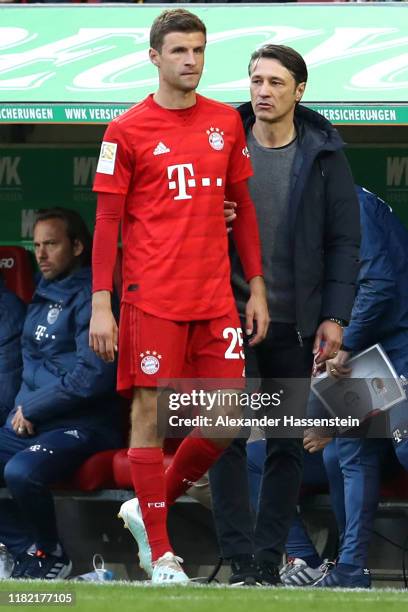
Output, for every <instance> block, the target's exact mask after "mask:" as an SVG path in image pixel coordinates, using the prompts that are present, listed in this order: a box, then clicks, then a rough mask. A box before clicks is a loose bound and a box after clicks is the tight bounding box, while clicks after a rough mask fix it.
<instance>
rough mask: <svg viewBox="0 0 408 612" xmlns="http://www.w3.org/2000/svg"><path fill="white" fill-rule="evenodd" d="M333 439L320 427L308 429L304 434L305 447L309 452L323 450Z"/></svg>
mask: <svg viewBox="0 0 408 612" xmlns="http://www.w3.org/2000/svg"><path fill="white" fill-rule="evenodd" d="M332 440H333V438H332V437H331V436H327V435H324V434H323V433H322V432H320V431H319V430H318V429H314V428H310V429H306V431H305V433H304V435H303V448H304V449H305V450H307V451H309V453H317V452H319V451H320V450H323V449H324V447H325V446H327V445H328V444H329V443H330V442H331V441H332Z"/></svg>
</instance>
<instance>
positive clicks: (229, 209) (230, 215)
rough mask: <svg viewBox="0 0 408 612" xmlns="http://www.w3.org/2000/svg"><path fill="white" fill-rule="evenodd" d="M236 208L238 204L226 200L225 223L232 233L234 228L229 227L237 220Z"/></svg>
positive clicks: (228, 230)
mask: <svg viewBox="0 0 408 612" xmlns="http://www.w3.org/2000/svg"><path fill="white" fill-rule="evenodd" d="M236 207H237V203H236V202H229V201H228V200H224V219H225V223H226V224H227V232H230V231H231V230H232V227H228V225H229V224H230V223H232V222H233V221H234V220H235V219H236V218H237V213H236V212H235V209H236Z"/></svg>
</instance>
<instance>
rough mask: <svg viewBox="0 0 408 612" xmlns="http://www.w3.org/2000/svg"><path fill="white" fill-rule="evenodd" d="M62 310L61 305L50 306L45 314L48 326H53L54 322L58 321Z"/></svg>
mask: <svg viewBox="0 0 408 612" xmlns="http://www.w3.org/2000/svg"><path fill="white" fill-rule="evenodd" d="M61 310H62V306H61V304H50V305H49V311H48V314H47V321H48V323H49V324H50V325H54V323H55V321H56V320H57V319H58V317H59V314H60V312H61Z"/></svg>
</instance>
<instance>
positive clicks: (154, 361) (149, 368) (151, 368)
mask: <svg viewBox="0 0 408 612" xmlns="http://www.w3.org/2000/svg"><path fill="white" fill-rule="evenodd" d="M161 358H162V356H161V355H159V354H158V353H157V351H145V352H144V353H140V359H141V361H140V367H141V370H142V372H144V374H148V375H149V376H152V375H153V374H157V372H158V371H159V369H160V359H161Z"/></svg>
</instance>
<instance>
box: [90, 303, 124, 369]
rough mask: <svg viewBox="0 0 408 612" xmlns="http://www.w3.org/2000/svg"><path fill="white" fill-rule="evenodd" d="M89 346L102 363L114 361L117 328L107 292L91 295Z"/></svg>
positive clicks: (116, 347)
mask: <svg viewBox="0 0 408 612" xmlns="http://www.w3.org/2000/svg"><path fill="white" fill-rule="evenodd" d="M89 346H90V348H91V349H92V350H93V351H95V353H96V354H97V355H98V357H100V358H101V359H103V360H104V361H114V359H115V351H117V350H118V326H117V324H116V321H115V317H114V316H113V314H112V308H111V302H110V293H109V291H96V292H95V293H94V294H93V297H92V317H91V322H90V325H89Z"/></svg>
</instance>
